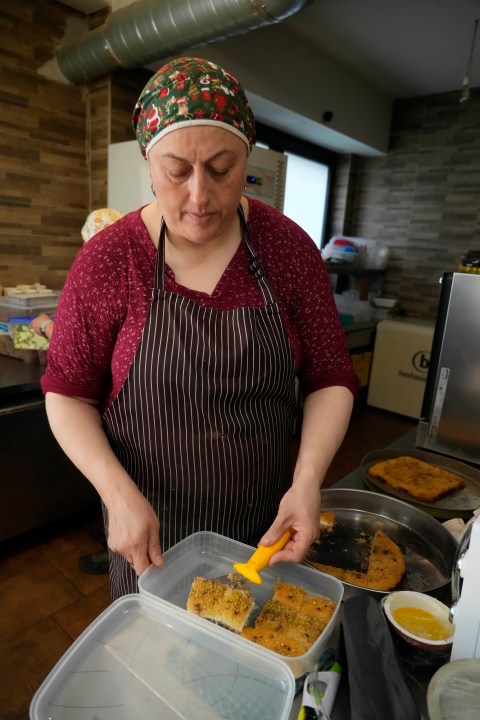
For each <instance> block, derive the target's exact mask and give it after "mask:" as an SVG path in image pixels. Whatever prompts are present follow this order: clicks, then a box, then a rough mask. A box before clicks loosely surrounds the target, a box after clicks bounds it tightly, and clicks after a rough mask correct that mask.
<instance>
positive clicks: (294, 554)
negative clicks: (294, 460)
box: [259, 483, 320, 566]
mask: <svg viewBox="0 0 480 720" xmlns="http://www.w3.org/2000/svg"><path fill="white" fill-rule="evenodd" d="M288 528H290V529H291V530H292V537H291V538H290V540H289V541H288V542H287V544H286V545H285V547H284V548H283V550H280V551H279V552H277V553H275V555H273V557H272V558H271V560H270V562H269V563H268V564H269V566H272V565H276V564H277V563H279V562H292V563H300V562H302V560H303V558H304V557H305V555H306V554H307V552H308V549H309V548H310V545H311V544H312V543H313V542H314V541H315V540H316V539H317V538H318V535H319V529H320V488H319V485H318V483H309V484H306V485H305V486H302V485H301V483H296V484H295V485H292V487H291V488H290V489H289V490H288V491H287V492H286V493H285V495H284V496H283V498H282V500H281V502H280V505H279V508H278V514H277V517H276V518H275V520H274V522H273V524H272V525H271V527H270V528H269V530H268V531H267V532H266V533H265V535H264V536H263V537H262V539H261V540H260V543H259V544H260V545H272V543H274V542H276V541H277V540H278V539H279V538H280V536H281V535H282V534H283V533H284V532H285V530H287V529H288Z"/></svg>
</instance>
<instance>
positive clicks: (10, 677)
mask: <svg viewBox="0 0 480 720" xmlns="http://www.w3.org/2000/svg"><path fill="white" fill-rule="evenodd" d="M416 424H417V421H415V420H412V419H409V418H405V417H402V416H399V415H395V414H392V413H388V412H384V411H381V410H375V409H372V408H366V407H364V406H361V407H360V408H359V409H358V410H357V411H356V412H355V414H354V416H353V418H352V421H351V423H350V428H349V431H348V433H347V436H346V438H345V441H344V443H343V445H342V447H341V449H340V451H339V452H338V454H337V457H336V458H335V460H334V461H333V463H332V465H331V468H330V470H329V472H328V474H327V477H326V480H325V487H329V486H330V485H332V484H334V483H335V482H337V481H338V480H340V479H341V478H343V477H344V476H345V475H347V474H348V473H349V472H351V471H352V470H354V469H355V468H357V467H358V466H359V464H360V461H361V459H362V457H363V456H364V455H365V454H366V453H368V452H370V451H372V450H376V449H379V448H383V447H385V446H386V445H389V444H390V443H392V442H393V441H394V440H396V439H397V438H398V437H400V436H401V435H403V434H404V433H406V432H408V431H409V430H410V429H411V428H413V427H415V425H416ZM99 521H100V514H99V512H98V513H96V512H93V513H92V514H90V515H87V516H85V515H84V516H82V517H76V518H73V519H70V520H68V522H62V523H58V524H54V525H52V526H49V527H47V528H44V529H43V530H41V531H36V532H34V533H29V534H26V535H24V536H21V537H19V538H16V539H14V540H9V541H6V542H4V543H2V544H0V678H1V681H0V720H28V718H29V705H30V701H31V698H32V696H33V694H34V692H35V690H36V689H37V688H38V686H39V685H40V684H41V682H42V680H43V679H44V677H45V676H46V675H47V674H48V672H49V671H50V670H51V669H52V667H53V666H54V665H55V664H56V662H57V661H58V660H59V659H60V657H61V656H62V655H63V654H64V653H65V651H66V650H67V649H68V647H69V646H70V645H71V643H72V641H73V640H74V639H75V638H76V637H77V636H78V635H79V634H80V633H81V632H82V630H84V628H86V627H87V625H89V624H90V622H92V620H94V619H95V618H96V617H97V616H98V615H99V613H100V612H101V611H102V610H103V609H104V608H105V607H107V605H108V604H109V601H110V598H109V589H108V578H107V576H106V575H100V576H95V575H87V574H85V573H83V572H81V571H80V570H79V569H78V564H77V563H78V558H79V556H80V555H83V554H85V553H89V552H94V551H97V550H99V549H100V547H101V546H100V544H99V542H98V541H95V540H92V539H91V537H90V535H89V531H91V530H92V529H93V528H95V527H97V526H98V525H99ZM45 720H46V719H45Z"/></svg>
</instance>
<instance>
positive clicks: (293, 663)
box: [138, 532, 343, 678]
mask: <svg viewBox="0 0 480 720" xmlns="http://www.w3.org/2000/svg"><path fill="white" fill-rule="evenodd" d="M252 550H253V548H252V547H250V546H249V545H244V544H243V543H239V542H237V541H235V540H231V539H230V538H226V537H224V536H222V535H218V534H217V533H212V532H197V533H194V534H193V535H190V536H189V537H187V538H185V539H184V540H181V541H180V542H179V543H177V544H176V545H174V546H173V547H171V548H170V549H169V550H167V552H166V553H165V555H164V559H165V564H164V565H163V566H162V567H161V568H157V567H154V566H153V565H152V566H150V567H149V568H148V569H147V570H145V572H143V573H142V575H141V576H140V577H139V579H138V588H139V591H140V593H141V594H143V595H146V596H148V597H150V598H153V599H155V600H156V601H157V602H160V603H161V604H166V605H168V606H174V607H176V608H180V609H181V610H182V611H184V612H186V610H185V608H186V605H187V598H188V595H189V593H190V588H191V586H192V582H193V580H194V579H195V578H196V577H198V576H200V577H204V578H216V577H218V576H219V575H225V574H227V573H228V572H229V571H230V570H231V567H232V565H233V563H234V562H235V561H242V560H245V561H246V560H247V559H248V558H249V557H250V556H251V554H252ZM277 578H278V579H280V580H282V581H286V582H290V583H293V584H294V585H300V586H302V587H303V588H305V590H306V591H307V592H309V593H311V594H314V595H322V596H324V597H326V598H328V599H329V600H332V601H333V602H334V603H335V604H336V609H335V612H334V614H333V616H332V617H331V619H330V621H329V622H328V624H327V626H326V627H325V629H324V631H323V632H322V633H321V635H320V636H319V637H318V638H317V640H316V641H315V642H314V643H313V645H312V646H311V647H310V649H309V650H308V652H306V653H304V654H303V655H298V656H296V657H286V656H284V655H280V654H278V653H274V652H273V651H271V650H264V652H267V653H269V654H271V655H273V656H274V657H276V658H277V659H281V660H282V662H284V663H286V664H287V665H288V666H289V667H290V669H291V670H292V672H293V674H294V677H295V678H299V677H302V676H303V675H305V674H306V673H308V672H312V671H313V670H315V669H316V666H317V664H318V661H319V658H320V656H321V654H322V652H324V650H325V649H326V648H327V647H328V645H329V641H330V639H331V637H332V636H333V633H334V631H335V630H336V629H337V628H338V621H339V614H340V604H341V601H342V597H343V585H342V583H341V582H340V581H339V580H337V579H336V578H332V577H330V576H329V575H325V574H324V573H320V572H318V571H316V570H313V569H312V568H309V567H307V566H306V565H296V564H293V563H279V564H278V565H275V567H273V568H269V567H267V568H265V570H264V571H263V582H262V584H261V585H258V584H252V585H251V586H249V590H250V591H251V592H252V594H253V596H254V599H255V605H256V610H254V611H253V613H252V615H251V616H250V621H249V625H253V624H254V623H255V619H256V616H257V615H258V612H259V611H260V608H261V607H262V605H263V604H264V603H265V602H266V601H267V600H269V599H270V598H271V597H272V596H273V593H274V582H275V580H276V579H277ZM199 621H200V622H202V623H203V624H205V625H206V626H207V627H212V623H211V622H210V621H209V620H204V619H203V618H199ZM213 627H215V628H216V629H217V630H218V632H220V633H222V634H223V635H224V636H226V637H227V638H228V641H229V642H230V643H232V644H233V645H236V644H237V643H241V644H244V643H247V644H248V646H249V647H251V646H252V645H253V646H254V647H259V646H257V645H255V644H254V643H252V642H251V641H250V640H246V639H245V638H242V637H238V636H237V635H235V634H234V633H232V632H231V631H229V630H226V629H224V628H222V627H218V626H215V625H213ZM261 649H262V650H263V648H261Z"/></svg>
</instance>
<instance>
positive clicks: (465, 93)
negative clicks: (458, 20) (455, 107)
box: [460, 20, 478, 103]
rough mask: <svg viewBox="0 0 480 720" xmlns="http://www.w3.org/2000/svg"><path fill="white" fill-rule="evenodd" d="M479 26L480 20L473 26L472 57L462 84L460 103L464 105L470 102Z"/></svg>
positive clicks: (469, 59) (470, 56)
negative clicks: (474, 52) (471, 79)
mask: <svg viewBox="0 0 480 720" xmlns="http://www.w3.org/2000/svg"><path fill="white" fill-rule="evenodd" d="M477 25H478V20H475V22H474V24H473V35H472V44H471V47H470V55H469V58H468V63H467V70H466V72H465V75H464V76H463V82H462V92H461V93H460V102H461V103H464V102H467V101H468V100H470V75H471V71H472V60H473V51H474V49H475V37H476V35H477Z"/></svg>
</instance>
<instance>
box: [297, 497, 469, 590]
mask: <svg viewBox="0 0 480 720" xmlns="http://www.w3.org/2000/svg"><path fill="white" fill-rule="evenodd" d="M322 511H323V512H326V511H333V512H334V513H335V522H336V523H341V524H343V525H345V526H346V527H348V528H350V529H351V530H352V531H354V532H358V533H359V534H361V533H367V534H374V533H375V532H376V531H377V530H382V531H383V532H384V533H385V534H386V535H388V536H389V537H390V538H391V539H392V540H393V541H394V542H395V543H397V545H399V546H400V548H401V550H402V552H403V553H404V555H405V563H406V568H407V570H406V573H405V576H404V578H403V580H402V581H401V583H400V584H399V585H398V586H397V587H396V588H395V589H396V590H415V591H418V592H426V593H428V594H430V595H434V596H436V597H439V598H440V599H441V598H442V597H444V596H445V595H446V594H447V593H449V591H450V583H451V577H452V570H453V563H454V558H455V553H456V549H457V544H456V542H455V540H454V538H453V537H452V535H450V533H449V532H448V530H446V529H445V528H444V527H443V525H442V524H441V523H440V522H438V520H436V519H435V518H433V517H432V516H431V515H429V514H428V513H426V512H424V511H423V510H420V509H419V508H415V507H413V506H412V505H410V504H409V503H406V502H403V501H402V500H397V499H396V498H392V497H390V496H388V495H384V494H381V493H376V492H372V491H370V490H351V489H347V488H338V489H335V488H329V489H327V490H322ZM315 546H316V543H313V545H312V547H311V549H310V551H309V553H308V555H307V558H306V559H305V562H306V563H307V564H310V563H309V560H311V561H315ZM332 564H333V563H332ZM343 585H344V587H345V594H344V599H348V597H349V596H351V595H354V594H357V593H358V592H368V593H372V594H374V595H375V596H377V597H381V596H382V595H385V594H386V593H385V592H383V591H380V590H371V589H366V588H362V587H361V586H357V585H353V584H350V583H346V582H344V583H343Z"/></svg>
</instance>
